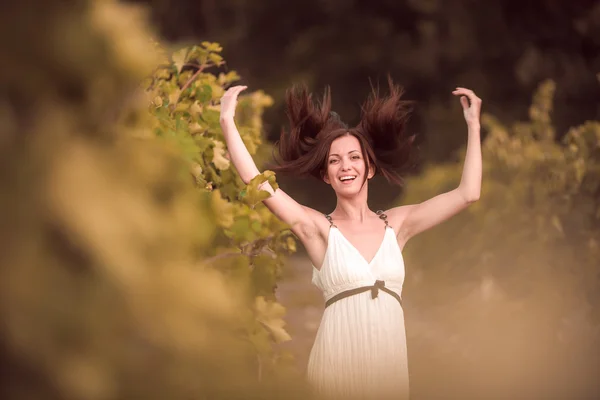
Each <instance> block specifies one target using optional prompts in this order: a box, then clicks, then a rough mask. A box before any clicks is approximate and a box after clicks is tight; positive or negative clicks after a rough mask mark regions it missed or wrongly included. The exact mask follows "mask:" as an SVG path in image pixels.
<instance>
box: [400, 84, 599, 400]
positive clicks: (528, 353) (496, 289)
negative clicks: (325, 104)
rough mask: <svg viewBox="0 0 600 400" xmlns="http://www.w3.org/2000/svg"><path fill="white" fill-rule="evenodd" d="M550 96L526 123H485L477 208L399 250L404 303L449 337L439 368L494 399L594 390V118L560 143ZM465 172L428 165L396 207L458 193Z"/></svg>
mask: <svg viewBox="0 0 600 400" xmlns="http://www.w3.org/2000/svg"><path fill="white" fill-rule="evenodd" d="M554 91H555V84H554V82H553V81H546V82H544V83H543V84H541V85H540V87H539V88H538V90H537V92H536V93H535V96H534V98H533V104H532V105H531V107H530V109H529V117H530V119H529V121H526V122H518V123H516V124H514V125H512V126H505V125H503V124H501V123H500V122H499V121H498V120H497V119H495V118H494V117H493V116H490V115H485V116H484V117H483V119H482V124H483V127H484V128H485V129H486V130H487V131H488V135H487V137H486V138H485V140H484V142H483V159H484V176H483V187H482V194H481V199H480V201H479V202H477V203H475V204H474V205H473V206H471V207H470V208H469V209H468V210H467V211H466V212H463V213H461V214H460V215H458V216H457V217H454V218H452V219H451V220H450V221H448V222H446V223H444V224H442V225H441V226H440V227H438V228H436V229H433V230H431V231H430V232H427V233H425V234H423V235H422V236H421V237H419V238H416V239H414V242H411V243H410V244H409V245H408V246H407V248H406V251H405V253H406V257H407V260H408V261H407V266H408V267H407V268H408V273H407V283H406V293H407V298H408V299H411V302H414V304H415V306H417V307H418V308H420V309H427V308H428V309H429V310H432V319H433V320H435V321H437V322H439V323H440V325H441V326H444V327H443V330H445V331H446V332H451V333H449V334H448V335H447V342H448V344H450V342H452V341H455V342H453V344H451V345H449V346H447V349H450V348H455V349H457V352H456V353H454V355H453V357H454V360H453V361H452V364H453V367H452V368H450V366H449V365H445V366H441V367H440V369H446V370H448V369H451V370H460V369H461V367H465V368H467V369H466V371H468V372H467V374H464V376H470V377H471V379H472V381H470V382H469V383H468V384H466V385H467V386H468V387H470V388H474V387H477V385H480V386H483V387H486V390H489V389H490V388H492V387H494V386H493V385H497V386H495V387H496V388H498V391H497V394H498V395H499V396H500V398H550V397H547V396H551V395H552V396H558V397H552V398H573V399H575V398H588V397H585V396H586V395H590V391H591V390H592V386H593V385H597V382H596V379H595V375H596V371H597V368H598V365H594V364H593V363H596V364H597V358H596V357H590V354H598V350H600V318H599V316H600V294H599V293H600V122H598V121H588V122H585V123H584V124H582V125H580V126H577V127H573V128H572V129H570V130H569V131H568V132H567V133H566V135H557V132H555V129H554V127H553V124H552V121H551V112H552V107H553V94H554ZM557 136H560V137H562V139H561V140H560V141H557V140H556V137H557ZM463 155H464V154H462V155H461V159H462V157H463ZM461 172H462V162H457V163H449V164H444V165H437V166H431V167H429V168H427V169H426V170H425V172H424V174H423V175H422V176H419V177H417V178H411V179H409V180H408V182H407V195H406V196H405V197H404V198H403V199H402V202H403V203H416V202H419V201H422V200H423V199H427V198H430V197H432V196H434V195H435V194H437V193H439V192H440V191H445V190H450V189H452V188H454V187H456V185H457V184H458V182H459V181H460V176H461ZM407 326H408V330H409V331H410V329H411V323H410V317H409V323H408V325H407ZM410 348H411V347H410V345H409V349H410ZM415 348H416V346H415V347H413V349H415ZM433 351H439V349H438V348H436V349H435V350H433ZM415 353H416V350H415ZM415 353H413V354H415ZM421 355H422V356H423V354H421ZM432 357H434V356H432ZM418 358H419V357H418ZM419 362H423V363H424V364H426V363H427V362H428V361H425V357H420V359H419ZM416 364H417V363H415V364H413V366H414V367H415V370H416V369H417V367H416ZM424 368H428V369H429V371H428V373H431V370H432V364H429V365H428V366H427V367H425V366H424ZM463 372H465V371H464V370H463ZM478 378H481V379H478ZM463 384H464V383H463ZM465 387H466V386H464V385H463V389H465ZM596 389H597V388H596ZM596 393H597V392H596ZM502 396H505V397H502ZM506 396H508V397H506ZM522 396H524V397H522ZM544 396H546V397H544ZM561 396H563V397H561Z"/></svg>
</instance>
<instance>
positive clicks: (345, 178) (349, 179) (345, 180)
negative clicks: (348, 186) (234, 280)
mask: <svg viewBox="0 0 600 400" xmlns="http://www.w3.org/2000/svg"><path fill="white" fill-rule="evenodd" d="M355 179H356V175H344V176H341V177H340V181H342V182H343V183H350V182H352V181H353V180H355Z"/></svg>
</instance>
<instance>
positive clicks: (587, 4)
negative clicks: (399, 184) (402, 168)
mask: <svg viewBox="0 0 600 400" xmlns="http://www.w3.org/2000/svg"><path fill="white" fill-rule="evenodd" d="M142 2H143V3H146V4H148V5H150V6H151V12H152V19H153V21H154V22H155V24H156V27H157V29H158V30H159V31H160V32H161V33H162V34H163V35H164V36H165V37H166V38H167V39H169V40H171V41H173V42H198V41H203V40H208V41H216V42H218V43H220V44H222V45H223V47H224V56H225V59H226V60H227V62H228V67H229V68H231V69H235V70H237V71H238V72H239V73H240V74H241V76H242V78H243V84H246V85H248V86H249V90H259V89H263V90H265V91H266V92H267V93H268V94H269V95H271V96H273V97H274V99H275V106H274V107H272V108H270V109H269V110H268V112H267V114H266V116H265V126H266V127H267V134H268V137H269V138H270V139H271V140H276V139H277V137H278V135H279V132H280V129H281V127H282V126H283V125H284V124H285V119H284V113H283V105H282V99H283V95H284V92H285V90H286V89H287V88H288V87H289V86H290V85H292V84H293V83H296V82H305V83H307V84H308V85H309V87H310V88H311V89H312V90H314V91H316V92H319V93H320V92H321V91H322V90H323V88H324V87H325V86H326V85H329V86H331V88H332V92H333V104H334V109H335V110H336V111H337V112H338V113H339V114H340V115H341V116H342V118H343V119H345V120H346V121H347V122H349V123H351V124H354V123H357V122H358V114H357V111H358V109H359V105H360V103H361V102H362V101H363V100H364V98H365V96H366V95H367V94H368V92H369V90H370V85H371V82H372V83H375V84H376V83H378V82H381V83H385V77H386V75H387V74H388V73H389V74H390V75H391V76H392V77H393V78H394V80H395V81H396V82H398V83H400V84H401V85H403V86H404V87H405V88H406V91H407V93H406V96H407V98H410V99H413V100H416V101H417V107H416V111H415V114H414V117H413V119H412V129H413V130H414V131H415V132H416V133H418V134H419V142H418V143H419V144H420V152H419V155H420V159H421V163H426V162H444V161H452V160H454V159H455V158H456V156H455V153H456V150H457V149H458V148H459V147H460V146H462V145H463V144H464V143H465V141H466V140H465V137H466V135H465V133H466V129H464V121H463V119H462V113H461V112H460V108H459V105H458V101H457V99H455V98H453V96H452V95H451V91H452V90H453V89H454V88H455V87H456V86H464V87H468V88H471V89H473V90H474V91H475V92H476V93H477V94H478V95H479V96H480V97H481V98H482V99H483V100H484V111H485V112H489V113H491V114H493V115H495V116H496V117H498V118H500V119H501V120H503V121H505V122H506V121H514V120H516V119H523V118H526V117H527V112H528V106H529V104H530V102H531V95H532V92H533V91H534V90H535V88H536V87H537V85H538V84H539V83H540V82H541V81H542V80H544V79H547V78H552V79H555V80H556V82H557V94H556V103H555V104H556V109H555V114H554V121H555V123H556V126H557V128H558V129H557V132H559V134H563V133H564V132H565V131H566V129H567V127H569V126H573V125H575V124H578V123H581V122H583V121H584V120H587V119H598V118H599V117H600V106H599V102H598V100H599V99H600V85H598V78H597V76H596V73H597V72H598V71H600V52H599V50H600V6H598V2H596V1H593V0H576V1H565V0H537V1H536V0H529V1H527V0H525V1H516V0H486V1H474V0H448V1H441V0H377V1H368V0H286V1H282V0H261V1H257V0H177V1H170V0H169V1H167V0H144V1H142ZM594 4H596V5H595V6H594ZM484 134H485V133H484ZM415 171H418V168H417V169H415ZM282 182H283V185H284V187H286V188H287V189H288V190H289V191H290V192H291V193H292V194H293V195H294V196H295V197H297V198H298V200H299V201H301V202H303V203H305V204H307V205H311V206H313V207H317V208H319V209H322V210H323V208H326V209H328V208H330V207H333V205H334V197H333V194H332V193H331V191H330V190H326V188H325V185H323V184H321V185H317V187H318V188H319V189H318V190H316V188H315V187H314V186H311V190H310V193H306V191H305V190H304V189H306V188H307V185H308V183H306V184H304V185H303V184H298V183H297V182H294V183H292V184H290V183H287V181H286V180H285V179H282ZM310 183H311V184H314V182H310ZM375 184H376V185H377V187H376V188H374V189H376V190H373V191H371V193H375V194H376V196H375V197H373V196H371V203H372V204H371V206H372V207H373V208H378V207H385V206H386V205H388V206H389V202H391V201H393V200H394V199H396V198H397V197H398V194H399V193H400V189H399V188H390V187H389V186H386V185H385V184H384V183H383V182H381V181H379V182H375ZM384 187H385V188H386V189H385V190H377V188H380V189H382V188H384ZM323 211H326V210H323Z"/></svg>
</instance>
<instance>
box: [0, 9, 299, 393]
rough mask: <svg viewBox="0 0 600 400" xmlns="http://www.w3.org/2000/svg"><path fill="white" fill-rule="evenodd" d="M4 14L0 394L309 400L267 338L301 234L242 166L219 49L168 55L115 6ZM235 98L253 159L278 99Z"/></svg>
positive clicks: (276, 336) (142, 21)
mask: <svg viewBox="0 0 600 400" xmlns="http://www.w3.org/2000/svg"><path fill="white" fill-rule="evenodd" d="M32 8H35V9H36V12H35V13H31V12H30V11H29V10H30V9H32ZM0 22H1V23H0V47H1V48H2V55H3V57H2V58H1V59H0V86H2V87H3V93H2V95H1V97H0V127H1V128H0V129H2V131H1V135H0V164H1V165H0V187H1V189H0V193H1V195H0V221H2V222H1V223H0V238H1V240H0V363H1V364H2V365H3V373H2V377H1V378H0V387H1V391H2V395H1V396H0V397H2V398H3V399H41V398H43V399H98V400H99V399H183V398H185V399H203V398H211V399H220V398H222V399H234V398H244V399H248V398H283V397H285V398H306V397H307V396H306V392H305V391H304V388H303V387H301V385H300V383H299V382H295V383H293V384H290V383H289V380H288V378H290V377H292V376H293V375H290V374H291V372H290V374H288V372H289V371H288V369H287V368H285V367H286V365H287V362H286V357H285V355H283V354H280V353H277V352H275V351H274V350H273V346H272V345H273V343H274V342H280V341H284V340H286V339H288V338H289V337H288V335H287V333H286V332H285V330H284V327H283V321H282V319H281V317H282V314H283V312H284V309H283V307H282V306H281V305H279V304H278V303H276V302H275V301H274V289H275V284H276V281H277V278H278V274H279V271H280V268H281V266H282V262H283V257H285V254H288V253H290V252H291V251H293V250H294V246H295V243H294V241H293V240H292V239H291V238H290V235H289V232H288V231H287V230H286V229H285V227H284V226H282V224H281V223H280V222H278V221H277V220H276V219H275V218H274V217H272V216H271V214H270V213H268V212H266V210H265V208H264V207H263V206H262V204H258V203H259V201H260V197H261V196H262V194H261V193H259V192H258V191H257V188H256V186H257V184H258V182H260V181H261V180H264V179H270V180H271V181H272V182H273V184H274V185H275V182H274V176H272V174H271V175H270V174H265V175H263V176H261V177H259V178H257V179H256V181H255V182H253V183H252V184H251V185H249V186H248V187H245V186H244V185H243V184H242V182H241V181H240V180H239V178H237V175H236V174H235V172H234V171H232V170H231V167H230V164H229V161H228V158H227V154H226V152H225V150H224V144H223V141H222V138H221V137H220V135H221V133H220V130H219V128H218V111H217V109H216V107H217V106H215V101H216V100H217V99H218V98H219V96H220V94H221V93H222V91H223V87H224V86H225V85H227V84H229V83H230V82H231V81H233V80H235V79H237V77H236V75H235V73H233V72H230V73H228V74H225V75H222V74H219V75H217V74H216V73H213V74H211V73H209V72H208V71H207V69H210V68H212V71H213V72H214V71H215V67H217V66H219V65H221V64H222V63H223V61H222V59H221V58H220V56H219V51H220V49H219V46H218V45H216V44H211V43H204V44H203V45H202V46H193V47H189V48H186V49H182V50H178V51H177V52H175V53H174V54H173V55H172V57H171V56H170V55H169V56H167V55H166V51H164V50H162V51H161V46H160V45H159V43H158V41H157V42H152V41H151V40H150V38H151V37H153V32H152V31H151V30H150V29H149V28H148V26H147V22H146V15H145V14H144V13H143V12H141V11H140V10H139V9H138V8H137V7H132V6H127V5H123V4H120V3H118V2H116V1H110V0H102V1H101V0H98V1H93V0H69V1H58V0H48V1H45V2H43V3H39V2H34V1H31V0H24V1H22V2H19V3H16V2H9V3H6V4H5V3H3V4H2V6H1V7H0ZM15 38H19V40H15ZM148 77H150V78H148ZM140 82H144V85H143V87H142V90H140ZM148 95H149V96H148ZM240 103H241V104H240V109H241V111H240V113H239V122H240V126H241V131H242V134H243V136H244V140H245V141H246V144H247V145H248V147H249V148H250V149H251V152H252V153H255V154H260V152H261V151H265V149H267V147H266V146H264V145H262V143H261V130H262V125H261V114H262V111H263V109H264V107H266V106H268V105H269V103H270V99H269V98H268V97H267V96H265V95H264V94H262V93H260V92H258V93H254V94H251V95H249V96H245V97H244V98H242V99H241V102H240ZM149 109H150V112H148V110H149ZM276 373H277V376H275V375H276ZM283 391H285V393H283Z"/></svg>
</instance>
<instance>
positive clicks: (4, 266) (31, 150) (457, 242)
mask: <svg viewBox="0 0 600 400" xmlns="http://www.w3.org/2000/svg"><path fill="white" fill-rule="evenodd" d="M134 5H135V6H136V7H133V6H134ZM137 6H142V7H143V11H141V10H140V9H139V8H138V7H137ZM31 10H35V11H31ZM15 38H18V40H17V39H15ZM151 38H152V39H153V40H156V42H160V44H162V45H163V47H162V49H163V50H164V52H162V53H161V52H160V51H157V48H156V47H157V46H158V43H155V42H153V41H150V40H149V39H151ZM204 41H208V42H217V43H219V44H220V45H221V46H222V52H221V51H220V50H221V49H219V46H216V45H212V44H210V43H209V44H207V45H202V46H195V45H198V44H199V43H202V42H204ZM0 46H1V47H0V49H1V51H2V57H0V88H1V89H2V90H1V91H0V194H1V196H0V365H1V366H2V368H1V369H0V371H1V374H0V398H2V399H5V398H6V399H11V400H12V399H15V400H16V399H18V400H21V399H22V400H29V399H41V398H43V399H56V400H63V399H64V400H67V399H69V400H71V399H77V400H79V399H81V400H84V399H85V400H104V399H107V400H108V399H111V400H112V399H124V400H125V399H126V400H130V399H161V400H162V399H200V398H202V399H204V398H206V399H209V398H210V399H237V398H239V399H246V398H256V399H259V398H260V399H271V398H276V399H296V398H297V399H305V398H312V396H311V395H310V394H309V391H308V389H307V388H306V387H305V386H304V385H303V384H302V374H303V371H304V368H305V366H306V361H307V357H308V353H309V351H310V348H311V345H312V341H313V339H314V335H315V333H316V329H317V328H318V324H319V321H320V318H321V315H322V311H323V299H322V297H321V294H320V293H319V292H318V291H317V290H316V288H314V287H313V286H312V285H311V283H310V280H311V273H312V270H311V266H310V262H309V261H308V259H307V258H306V257H305V254H304V250H303V249H302V248H301V246H300V244H297V245H296V243H295V241H294V240H293V239H292V238H291V237H290V236H289V234H288V233H285V227H284V226H283V225H282V224H281V223H280V222H279V221H277V220H276V219H275V218H273V217H272V215H270V214H269V213H268V211H266V209H265V208H264V207H262V206H261V205H260V204H259V202H255V203H253V201H255V200H256V196H257V193H258V192H257V190H256V182H255V185H254V189H252V187H250V188H249V189H247V188H246V187H245V185H244V184H243V183H242V182H241V181H240V180H239V177H237V175H236V173H235V171H234V170H233V169H232V168H230V164H229V162H228V160H227V157H226V156H227V154H226V149H225V147H224V144H223V140H222V134H221V132H220V128H219V125H218V106H215V105H216V104H217V102H218V99H219V97H220V95H221V94H222V91H223V88H224V87H227V86H229V85H231V84H235V83H238V82H241V83H242V84H245V85H247V86H249V89H248V91H247V93H246V95H245V96H244V97H243V98H242V99H241V100H240V112H239V120H238V123H239V125H240V127H241V129H240V130H241V132H242V134H243V135H244V139H245V141H246V144H247V145H248V146H249V148H250V149H251V153H253V154H254V155H255V159H256V160H257V162H259V164H260V165H261V167H266V166H267V165H268V162H269V160H270V152H271V151H272V143H273V142H274V141H275V140H277V138H278V137H279V133H280V131H281V128H282V127H283V126H285V123H286V120H285V117H284V112H283V111H284V110H283V103H282V101H283V96H284V93H285V90H286V89H287V88H289V87H290V86H291V85H292V84H294V83H298V82H304V83H306V84H307V85H308V86H309V87H310V88H311V89H312V90H313V91H314V92H315V93H317V94H320V93H322V92H323V89H324V88H325V87H326V86H330V87H331V89H332V96H333V108H334V110H335V111H336V112H337V113H338V114H340V115H341V117H342V118H343V119H344V120H345V121H346V122H348V123H349V124H355V123H357V122H358V116H359V114H358V111H359V107H360V104H361V102H362V101H363V100H364V99H365V97H366V96H367V95H368V93H369V91H370V90H371V85H377V84H378V83H382V84H383V83H384V82H385V78H386V76H387V75H388V74H389V75H391V76H392V77H393V79H394V80H395V81H396V82H397V83H399V84H401V85H403V86H404V87H405V89H406V98H407V99H411V100H415V101H416V107H415V112H414V115H413V118H412V120H411V122H410V129H411V130H412V131H413V132H414V133H416V134H417V152H418V162H417V164H415V165H414V166H413V167H412V169H411V170H410V171H407V174H406V183H405V185H404V186H402V187H393V186H390V185H388V184H387V183H386V182H384V181H382V180H381V179H375V180H374V182H373V184H372V185H370V206H371V208H372V209H380V208H388V207H392V206H394V205H399V204H406V203H416V202H420V201H423V200H425V199H427V198H430V197H432V196H434V195H436V194H439V193H441V192H443V191H446V190H450V189H452V188H454V187H455V186H456V185H457V184H458V182H459V180H460V174H461V169H462V160H463V156H464V146H465V144H466V126H465V123H464V119H463V115H462V112H461V108H460V104H459V102H458V99H456V98H454V97H453V96H452V95H451V91H452V90H453V89H454V88H455V87H457V86H463V87H468V88H471V89H473V90H474V91H475V92H476V93H477V95H478V96H479V97H481V98H482V99H483V111H484V115H483V117H482V141H483V159H484V178H483V188H482V196H481V199H480V201H478V202H477V203H476V204H474V205H473V206H472V207H470V208H469V209H468V210H467V211H465V212H463V213H461V214H460V215H458V216H456V217H454V218H452V219H451V220H449V221H448V222H446V223H444V224H442V225H440V226H438V227H436V228H434V229H432V230H430V231H428V232H426V233H424V234H422V235H420V236H419V237H417V238H415V239H413V240H411V242H410V243H408V244H407V246H406V248H405V249H404V251H403V253H404V258H405V264H406V281H405V289H404V293H403V302H404V305H405V314H406V327H407V334H408V349H409V368H410V379H411V396H412V399H423V400H426V399H462V400H466V399H507V400H508V399H524V400H525V399H527V400H529V399H539V400H545V399H573V400H579V399H582V400H584V399H585V400H587V399H597V398H600V3H599V2H597V1H592V0H577V1H562V0H537V1H512V0H486V1H474V0H447V1H441V0H394V1H392V0H371V1H366V0H303V1H299V0H298V1H296V0H287V1H278V0H261V1H258V0H194V1H192V0H173V1H166V0H144V1H129V2H116V1H111V0H47V1H44V2H38V1H35V0H22V1H21V2H10V3H8V2H5V3H3V4H2V5H1V6H0ZM183 46H189V49H191V50H189V51H188V50H186V51H183V53H182V52H178V53H171V54H169V52H170V51H172V50H176V49H181V48H182V47H183ZM194 46H195V47H194ZM164 53H167V57H165V54H164ZM217 53H219V54H220V55H222V56H223V58H224V60H225V61H226V63H225V64H224V65H221V58H220V55H219V54H217ZM169 56H170V58H169ZM199 60H204V61H199ZM207 60H209V61H207ZM211 60H212V61H211ZM211 63H212V64H211ZM205 67H206V68H205ZM209 67H210V68H209ZM232 71H236V72H237V73H238V74H239V75H240V76H241V78H240V79H238V77H237V76H236V75H235V74H234V73H233V72H232ZM229 72H231V73H232V74H231V75H230V74H228V73H229ZM221 73H223V74H224V75H223V74H221ZM149 77H150V79H149V80H148V79H147V78H149ZM148 81H149V82H148ZM140 82H143V84H142V86H143V87H144V88H145V94H148V93H149V94H150V96H149V97H144V96H141V95H140V93H139V92H138V91H137V88H139V86H140ZM382 87H384V86H383V85H382ZM148 111H150V112H148ZM182 171H183V173H182ZM190 171H191V172H192V174H191V175H192V176H193V178H194V179H192V180H191V181H192V182H190V179H189V176H190ZM277 181H278V183H279V184H280V185H281V186H282V188H284V189H285V190H286V191H287V192H288V193H290V194H291V195H292V196H293V197H294V198H296V199H297V200H298V201H300V202H301V203H303V204H305V205H308V206H311V207H314V208H316V209H318V210H319V211H322V212H328V211H330V210H331V209H333V207H334V206H335V197H334V195H333V193H332V192H331V190H330V189H329V188H328V186H327V185H325V184H324V183H322V182H315V181H312V180H297V179H290V178H288V177H285V176H277ZM253 190H254V191H253ZM242 192H243V193H245V194H246V198H244V199H243V198H242V197H243V196H241V193H242ZM252 199H254V200H252ZM290 254H292V255H291V256H289V257H288V255H290ZM282 306H283V307H282ZM286 309H287V311H286ZM288 333H289V335H288ZM290 338H291V340H290Z"/></svg>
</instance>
